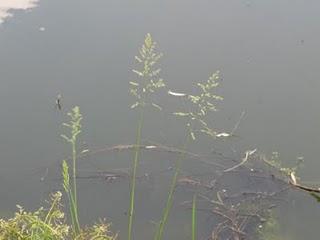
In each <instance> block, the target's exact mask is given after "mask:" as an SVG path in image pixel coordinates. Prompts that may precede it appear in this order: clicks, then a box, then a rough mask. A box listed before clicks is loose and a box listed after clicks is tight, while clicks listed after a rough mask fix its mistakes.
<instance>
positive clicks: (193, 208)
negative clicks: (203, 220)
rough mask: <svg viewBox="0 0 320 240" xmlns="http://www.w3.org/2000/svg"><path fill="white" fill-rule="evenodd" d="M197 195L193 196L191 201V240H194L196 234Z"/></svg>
mask: <svg viewBox="0 0 320 240" xmlns="http://www.w3.org/2000/svg"><path fill="white" fill-rule="evenodd" d="M196 201H197V195H196V194H194V195H193V199H192V227H191V229H192V232H191V235H192V240H196V234H197V226H196V224H197V203H196Z"/></svg>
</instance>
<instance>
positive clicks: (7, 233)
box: [0, 192, 118, 240]
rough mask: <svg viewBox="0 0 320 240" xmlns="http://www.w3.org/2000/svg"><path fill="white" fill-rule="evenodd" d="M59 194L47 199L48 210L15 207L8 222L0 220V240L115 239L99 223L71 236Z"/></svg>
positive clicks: (115, 236)
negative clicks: (29, 209)
mask: <svg viewBox="0 0 320 240" xmlns="http://www.w3.org/2000/svg"><path fill="white" fill-rule="evenodd" d="M61 198H62V193H61V192H56V193H54V194H52V195H51V199H50V201H49V202H48V203H49V208H48V209H45V208H43V207H41V208H39V209H38V210H37V211H35V212H27V211H26V210H24V208H23V207H21V206H19V205H17V207H18V212H16V213H15V216H14V217H13V218H10V219H8V220H4V219H0V240H44V239H45V240H71V239H72V240H116V239H117V237H118V235H117V234H114V233H113V232H112V231H111V230H110V227H111V224H110V223H106V221H100V222H99V223H97V224H94V225H93V226H91V227H86V228H84V229H80V230H79V233H78V234H77V235H76V236H75V235H74V233H73V232H72V231H69V230H70V226H68V225H67V224H66V223H65V222H66V219H65V214H64V213H63V211H62V210H61V209H62V205H61Z"/></svg>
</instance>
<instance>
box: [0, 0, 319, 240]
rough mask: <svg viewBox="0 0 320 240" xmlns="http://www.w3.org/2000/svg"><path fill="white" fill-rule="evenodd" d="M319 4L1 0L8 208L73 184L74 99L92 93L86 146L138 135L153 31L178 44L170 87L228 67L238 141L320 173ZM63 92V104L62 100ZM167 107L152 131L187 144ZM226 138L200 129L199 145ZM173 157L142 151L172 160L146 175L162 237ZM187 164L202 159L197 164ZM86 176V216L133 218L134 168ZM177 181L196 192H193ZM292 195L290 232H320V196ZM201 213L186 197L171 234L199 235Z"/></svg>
mask: <svg viewBox="0 0 320 240" xmlns="http://www.w3.org/2000/svg"><path fill="white" fill-rule="evenodd" d="M9 3H10V4H11V5H10V4H9ZM36 5H37V6H36ZM319 9H320V2H319V1H314V0H310V1H296V0H290V1H289V0H282V1H275V0H268V1H266V0H230V1H223V0H211V1H205V0H203V1H197V2H195V1H190V0H186V1H180V0H179V1H167V0H165V1H153V0H148V1H146V0H141V1H138V2H132V1H127V0H111V1H102V0H91V1H76V0H69V1H62V0H55V1H49V0H41V1H39V2H37V1H27V0H26V1H22V0H21V1H18V0H15V1H11V0H10V1H9V0H8V1H6V0H0V22H1V25H0V72H1V81H0V83H1V87H0V109H1V121H0V133H1V135H0V157H1V162H0V164H1V165H0V196H1V206H0V212H2V214H3V215H10V213H11V212H13V211H14V210H15V209H16V204H21V205H23V206H25V207H26V208H28V209H29V208H31V209H33V208H36V207H37V206H39V205H40V204H43V202H44V199H47V198H48V194H49V193H50V192H52V191H55V190H57V189H61V186H60V182H59V181H60V180H59V178H60V175H59V171H60V166H59V162H60V161H61V160H62V159H63V158H65V157H66V156H68V150H69V149H68V147H67V146H66V144H65V143H64V142H63V140H62V139H61V137H60V134H61V133H63V131H64V130H65V129H63V128H62V127H61V123H62V122H63V121H65V120H66V117H65V116H66V114H65V113H66V112H68V111H69V110H70V109H71V107H72V106H74V105H79V106H80V109H81V112H82V113H83V115H84V120H83V134H82V136H81V146H82V147H83V148H89V149H90V150H95V149H100V148H104V147H106V146H113V145H118V144H133V143H134V141H135V134H136V126H137V120H138V118H137V114H136V113H135V111H132V110H130V107H129V106H130V105H131V104H132V101H133V99H132V97H131V96H130V95H129V84H128V82H129V81H131V80H133V79H134V74H133V73H132V71H131V69H132V68H133V66H134V56H135V55H136V54H137V52H138V49H139V47H140V46H141V44H142V42H143V39H144V37H145V35H146V33H149V32H150V33H151V34H152V36H153V37H154V39H155V40H156V41H157V43H158V47H159V49H160V50H161V52H163V53H164V56H163V58H162V59H161V68H162V77H163V78H164V79H165V81H166V83H167V85H168V86H170V89H173V90H177V91H182V92H192V91H193V90H192V89H193V88H194V86H195V84H196V83H197V82H199V81H204V80H206V79H208V77H209V75H210V74H212V73H213V72H215V71H216V70H220V71H221V75H222V77H223V80H222V81H221V84H220V87H219V89H218V93H219V94H220V95H222V96H223V97H224V100H223V101H222V102H221V103H219V105H218V108H219V111H218V112H216V113H215V114H214V116H213V118H214V120H213V122H214V124H215V126H216V128H218V129H221V131H230V130H231V129H232V128H233V127H234V125H235V124H236V123H237V121H238V120H239V118H240V116H241V114H242V113H243V112H245V115H244V117H243V118H242V121H241V123H240V124H239V127H238V129H237V131H236V135H237V136H236V137H235V138H234V139H232V140H230V141H229V140H228V141H226V142H225V144H226V145H227V146H228V148H231V149H234V150H235V151H237V154H238V156H239V158H241V156H243V154H244V152H245V151H246V150H248V149H250V150H252V149H255V148H257V149H258V151H259V152H261V153H265V154H266V155H271V153H272V152H275V151H276V152H279V154H280V158H281V160H282V161H283V163H284V164H285V165H288V166H294V165H295V163H296V161H297V157H303V158H304V161H305V162H304V167H303V168H302V169H301V171H300V172H299V176H301V181H303V182H305V183H311V182H313V183H314V182H318V181H319V169H320V161H319V159H318V157H319V155H320V148H319V146H320V110H319V106H318V104H317V103H319V102H320V95H319V90H320V81H319V79H320V72H319V70H318V68H319V67H318V65H319V62H320V50H319V49H320V48H319V47H318V44H319V42H320V34H319V14H318V13H319ZM21 10H27V11H21ZM9 16H10V17H9ZM58 94H61V95H62V100H61V102H62V110H61V111H59V110H57V109H56V108H55V100H56V97H57V95H58ZM159 100H160V101H162V102H163V104H162V105H165V104H166V103H167V104H168V103H169V104H170V100H168V99H167V98H164V99H162V98H160V99H159ZM166 113H167V112H166V111H164V113H158V112H157V111H153V110H152V111H150V112H148V113H147V114H146V119H145V126H144V130H143V139H144V140H145V141H154V142H158V143H161V144H164V145H169V146H181V145H182V143H181V142H182V141H183V136H184V135H183V131H184V128H183V125H182V124H181V123H179V122H178V121H175V119H174V118H172V116H169V115H168V114H166ZM215 144H216V143H215V142H211V143H209V144H208V142H207V141H206V142H205V141H203V142H198V143H196V144H195V146H193V147H191V148H190V151H191V150H192V151H195V152H200V151H207V150H208V149H212V148H215V147H216V146H215ZM220 145H223V144H220V143H219V146H220ZM164 159H165V160H164ZM172 159H175V158H173V157H172V155H170V156H169V155H168V154H167V153H158V154H152V153H149V152H148V153H144V152H143V154H142V159H141V165H142V166H144V167H143V169H144V170H145V171H150V172H155V173H156V172H158V173H160V172H161V174H158V175H157V176H158V177H157V178H156V180H157V179H158V178H159V179H160V180H159V179H158V180H159V181H156V180H153V181H147V180H143V179H142V180H141V181H138V192H137V203H138V204H137V210H136V211H137V216H136V219H137V222H136V225H137V226H136V229H139V231H137V233H136V234H135V237H136V239H150V235H151V232H152V231H153V225H152V221H155V220H158V219H159V216H160V215H159V213H160V212H161V209H162V207H163V206H164V201H165V199H166V192H167V189H168V183H169V181H170V177H171V174H172V172H170V169H171V168H170V166H172V164H173V163H174V161H172ZM131 160H132V152H130V151H125V152H112V153H106V152H102V153H99V154H95V155H89V156H87V157H86V158H84V159H81V161H79V168H80V171H83V172H85V171H96V170H101V169H104V170H105V169H114V168H128V167H130V165H131ZM151 160H152V164H151V166H150V161H151ZM166 169H167V171H165V170H166ZM200 169H201V168H200ZM183 170H184V171H186V172H190V173H193V172H197V171H198V170H196V167H195V166H194V165H193V164H186V165H185V166H184V167H183ZM203 170H205V168H204V169H203ZM199 171H200V170H199ZM79 181H80V186H79V194H80V206H81V209H82V210H81V216H83V218H84V219H85V220H83V221H84V222H91V221H93V220H94V219H97V218H99V217H108V218H109V219H110V220H111V221H112V222H113V223H114V228H115V229H117V230H119V231H120V233H121V232H125V228H126V224H127V223H126V221H127V215H126V211H127V209H128V206H129V181H128V180H123V181H119V182H114V183H107V182H106V181H103V180H101V179H100V180H99V179H81V180H79ZM159 182H160V183H161V184H159ZM177 195H178V198H179V199H182V200H183V196H185V195H186V193H185V192H184V191H178V194H177ZM189 200H190V199H189ZM286 200H287V204H286V207H282V208H281V209H280V210H279V211H280V212H281V216H282V217H281V218H279V221H280V222H281V224H282V229H283V236H284V239H286V238H285V237H287V239H291V240H293V239H302V238H305V237H308V238H309V239H317V237H318V221H319V219H320V209H319V207H320V205H318V204H317V203H316V202H315V201H314V199H312V198H310V197H309V196H308V195H307V194H303V193H297V192H293V193H290V194H289V195H288V197H287V199H286ZM189 214H190V211H189V212H188V210H185V209H183V208H180V209H179V210H176V211H174V213H173V214H172V217H171V222H172V224H170V225H169V226H170V227H168V239H184V238H185V235H183V234H185V233H183V234H180V233H181V229H188V224H187V222H188V221H185V222H184V221H181V219H185V218H187V217H188V216H189ZM201 224H202V225H205V224H206V221H203V222H202V223H201ZM203 228H204V229H205V227H203ZM141 230H143V231H141ZM182 232H184V231H182ZM186 232H188V231H187V230H186ZM179 234H180V235H179ZM122 238H124V237H122ZM204 238H205V235H201V238H199V239H204Z"/></svg>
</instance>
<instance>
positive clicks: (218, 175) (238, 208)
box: [0, 34, 320, 240]
mask: <svg viewBox="0 0 320 240" xmlns="http://www.w3.org/2000/svg"><path fill="white" fill-rule="evenodd" d="M138 53H139V54H138V55H137V56H135V61H136V65H137V68H136V69H134V70H133V73H134V74H135V79H134V80H133V81H130V82H129V85H130V93H131V95H132V96H133V98H134V103H133V104H132V105H131V109H132V110H133V111H138V112H139V119H138V121H137V124H136V125H137V126H136V128H137V133H136V142H135V143H134V144H128V145H115V146H111V147H105V148H102V149H98V150H92V151H91V150H88V149H85V150H82V151H80V150H79V147H78V139H79V137H81V136H80V133H81V128H82V126H81V120H82V118H83V116H82V114H81V112H80V108H79V107H78V106H76V107H74V108H73V109H72V110H71V111H70V112H69V113H68V117H69V122H67V123H63V126H64V127H66V129H68V130H69V132H68V133H66V134H62V135H61V137H62V138H63V139H64V140H65V141H66V143H67V144H68V146H69V147H70V150H71V151H70V152H71V154H70V157H69V158H68V159H65V160H63V161H62V162H61V166H62V172H61V175H62V182H61V189H63V191H64V194H63V193H62V192H61V191H58V192H55V193H52V194H51V195H50V199H49V201H48V204H47V206H46V207H40V208H39V209H38V210H36V211H34V212H30V211H26V210H25V209H24V208H23V207H21V206H18V205H17V208H18V210H17V212H16V213H15V214H14V216H13V217H11V218H9V219H0V240H40V239H51V240H71V239H72V240H116V239H119V236H121V237H122V239H123V238H125V236H127V239H128V240H132V239H134V235H135V221H136V218H135V217H136V214H135V205H136V198H135V193H136V184H137V181H136V180H137V179H139V178H140V177H142V176H145V175H146V174H145V175H139V174H140V173H139V174H138V167H139V161H140V156H141V152H142V151H149V152H151V153H152V154H156V153H159V152H165V153H168V154H171V155H172V156H173V160H172V161H173V162H174V168H173V173H172V179H171V182H170V184H169V186H168V192H167V199H166V202H164V203H163V204H164V206H163V211H162V215H161V216H157V217H158V219H159V220H158V222H156V223H155V227H154V236H153V237H152V238H153V239H154V240H162V239H168V238H167V237H166V229H168V228H170V227H172V226H168V224H167V222H168V219H169V218H170V213H171V209H172V205H173V202H174V200H175V190H176V188H177V187H178V186H183V187H184V188H187V189H188V192H190V198H189V199H186V200H185V201H183V202H182V203H179V205H180V206H182V207H183V209H185V210H186V211H188V213H190V214H189V216H190V218H189V219H188V222H189V223H190V229H189V230H188V236H189V239H191V240H196V239H202V238H203V237H202V238H200V234H201V236H203V233H201V232H200V229H199V226H198V224H199V222H198V221H199V219H200V218H201V213H203V212H205V213H207V214H209V215H210V216H214V220H212V222H209V223H208V228H210V230H209V232H208V233H207V235H206V239H210V240H223V239H230V240H241V239H259V240H277V239H281V229H280V226H279V223H278V222H277V218H276V216H275V210H274V209H276V207H277V205H278V204H280V201H279V199H281V197H282V196H283V195H285V194H286V193H287V192H288V191H290V190H293V189H296V190H302V191H304V192H307V193H308V194H311V196H312V197H314V198H315V199H316V200H317V201H319V202H320V196H319V195H318V193H320V189H319V188H315V187H308V186H305V185H303V184H302V183H300V180H299V178H298V177H297V172H298V170H299V167H300V164H301V161H297V164H296V165H295V166H293V167H291V168H288V167H284V166H283V165H282V163H281V160H280V157H279V154H278V153H277V152H274V153H273V154H272V156H270V157H266V156H264V155H263V154H261V153H260V152H259V151H258V150H257V149H253V150H247V151H245V152H244V154H241V155H242V157H234V155H231V156H229V155H228V154H225V153H222V152H217V151H212V150H210V152H209V153H193V152H191V151H190V150H189V149H190V146H191V145H192V144H193V142H195V141H197V140H198V139H199V138H202V137H206V139H207V140H208V141H211V142H212V143H213V142H214V141H221V142H224V141H227V139H228V138H232V137H233V136H234V132H235V131H236V130H237V128H238V127H239V124H240V121H241V120H242V119H243V117H244V112H243V113H242V114H241V117H240V119H239V121H238V122H237V123H236V125H235V127H234V128H233V129H232V130H231V131H230V132H224V131H219V130H218V128H217V127H216V126H212V125H211V124H210V123H211V122H212V121H210V120H211V119H212V118H214V114H216V113H217V111H218V107H217V104H218V103H220V102H222V101H223V97H221V96H219V95H217V94H216V91H217V88H218V87H219V84H220V72H219V71H216V72H214V73H213V74H211V75H210V76H209V79H208V80H206V81H204V82H198V83H197V84H196V87H195V91H194V92H195V93H193V94H188V93H182V92H178V91H172V90H171V89H169V88H168V86H167V83H166V82H165V81H164V80H163V79H162V78H161V77H160V73H161V69H160V68H159V67H158V65H159V61H160V59H161V58H162V56H163V54H162V53H159V52H158V50H157V44H156V42H154V40H153V38H152V36H151V34H147V35H146V37H145V39H144V42H143V44H142V47H141V48H140V49H139V51H138ZM159 94H167V97H172V98H175V99H177V102H179V103H182V105H181V106H180V107H178V110H177V111H175V112H172V113H171V115H172V116H174V117H175V118H176V121H181V122H183V124H181V125H182V126H184V127H185V137H184V139H182V140H183V141H182V142H184V144H183V145H182V146H180V147H175V146H165V145H162V144H158V143H154V142H144V141H143V134H144V133H143V126H144V122H145V121H146V119H144V112H145V111H148V109H149V108H153V109H156V110H158V111H161V110H162V109H163V108H165V106H161V104H160V103H158V102H157V103H155V102H154V99H155V98H154V97H155V96H156V95H159ZM155 114H157V113H155ZM113 151H116V152H120V151H128V152H132V153H133V156H132V162H131V166H128V170H126V171H119V170H118V171H116V170H112V169H110V170H108V171H100V172H97V173H95V175H94V174H93V175H92V176H86V177H87V178H90V177H101V178H102V179H104V180H106V181H110V182H111V181H115V180H117V179H127V180H128V181H129V182H130V193H129V196H127V198H128V204H129V207H128V224H127V232H120V233H117V232H115V231H113V230H111V223H110V222H108V221H107V220H105V219H102V220H99V221H97V223H95V224H93V225H92V226H83V225H82V224H81V219H80V218H79V214H78V211H79V205H80V206H81V199H78V189H77V179H79V178H82V176H81V174H80V173H79V172H78V171H77V162H78V161H79V160H80V159H82V158H84V157H86V156H88V155H94V154H98V153H105V154H107V153H109V152H113ZM186 161H192V162H194V163H197V164H199V165H200V164H201V165H205V166H206V169H207V170H209V172H210V173H207V174H203V175H200V176H192V175H186V174H185V173H183V172H182V171H181V169H182V168H183V165H184V164H185V162H186ZM244 178H246V179H248V181H249V182H250V181H254V184H250V185H248V186H247V187H246V188H245V189H243V188H241V187H238V188H237V187H234V183H238V182H241V181H243V179H244ZM230 186H233V188H232V187H230ZM231 189H232V190H231ZM62 199H65V201H62ZM62 202H64V203H65V205H66V206H63V205H62ZM111 220H112V219H111ZM210 221H211V220H210ZM113 228H116V226H114V227H113Z"/></svg>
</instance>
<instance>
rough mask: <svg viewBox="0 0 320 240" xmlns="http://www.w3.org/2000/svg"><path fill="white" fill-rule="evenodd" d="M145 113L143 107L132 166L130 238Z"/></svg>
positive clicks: (129, 238)
mask: <svg viewBox="0 0 320 240" xmlns="http://www.w3.org/2000/svg"><path fill="white" fill-rule="evenodd" d="M143 115H144V107H141V110H140V117H139V123H138V128H137V139H136V146H135V153H134V160H133V167H132V179H131V190H130V207H129V223H128V240H131V239H132V224H133V215H134V206H135V190H136V176H137V167H138V163H139V155H140V145H141V133H142V125H143Z"/></svg>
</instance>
